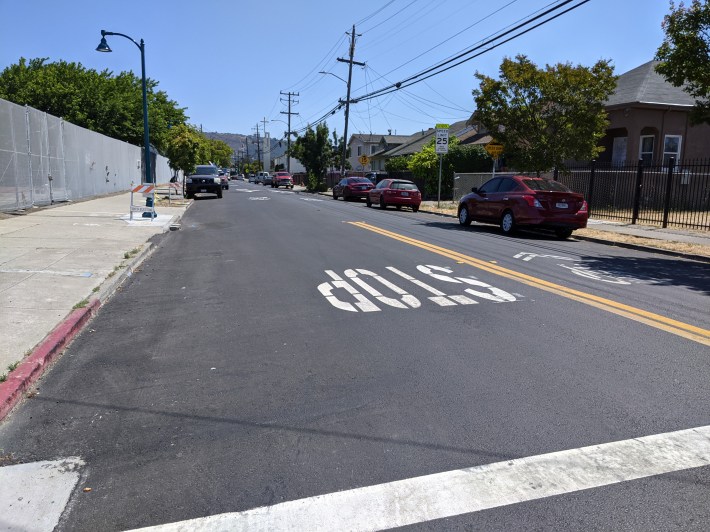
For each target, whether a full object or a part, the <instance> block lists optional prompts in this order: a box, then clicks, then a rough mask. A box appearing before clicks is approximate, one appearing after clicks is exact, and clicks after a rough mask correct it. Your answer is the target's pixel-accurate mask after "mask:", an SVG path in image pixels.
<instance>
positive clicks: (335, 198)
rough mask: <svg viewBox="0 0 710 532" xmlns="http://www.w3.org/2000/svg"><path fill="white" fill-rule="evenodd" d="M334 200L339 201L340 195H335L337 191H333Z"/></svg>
mask: <svg viewBox="0 0 710 532" xmlns="http://www.w3.org/2000/svg"><path fill="white" fill-rule="evenodd" d="M333 199H334V200H337V199H338V195H337V194H336V193H335V190H334V191H333Z"/></svg>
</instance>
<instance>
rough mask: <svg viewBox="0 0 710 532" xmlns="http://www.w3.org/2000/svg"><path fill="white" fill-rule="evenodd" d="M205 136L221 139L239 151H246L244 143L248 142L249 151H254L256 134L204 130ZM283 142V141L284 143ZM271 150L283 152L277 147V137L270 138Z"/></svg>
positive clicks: (252, 152)
mask: <svg viewBox="0 0 710 532" xmlns="http://www.w3.org/2000/svg"><path fill="white" fill-rule="evenodd" d="M204 135H205V136H206V137H207V138H210V139H215V140H221V141H222V142H225V143H226V144H228V145H229V146H230V147H231V148H232V150H234V151H235V152H237V153H239V152H240V151H246V143H247V142H248V143H249V153H250V154H255V153H256V135H242V134H240V133H218V132H216V131H215V132H212V131H209V132H204ZM284 144H285V143H284ZM271 151H272V153H275V152H280V153H283V152H284V151H285V148H283V149H281V148H279V139H274V138H272V139H271Z"/></svg>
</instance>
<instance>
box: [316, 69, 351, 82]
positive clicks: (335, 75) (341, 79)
mask: <svg viewBox="0 0 710 532" xmlns="http://www.w3.org/2000/svg"><path fill="white" fill-rule="evenodd" d="M318 73H319V74H330V75H331V76H333V77H336V78H338V79H339V80H340V81H342V82H343V83H345V84H346V85H347V84H348V82H347V81H345V80H344V79H343V78H341V77H340V76H338V75H337V74H333V73H332V72H325V71H324V70H321V71H320V72H318Z"/></svg>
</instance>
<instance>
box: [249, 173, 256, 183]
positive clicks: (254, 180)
mask: <svg viewBox="0 0 710 532" xmlns="http://www.w3.org/2000/svg"><path fill="white" fill-rule="evenodd" d="M249 182H250V183H256V176H255V175H254V174H249Z"/></svg>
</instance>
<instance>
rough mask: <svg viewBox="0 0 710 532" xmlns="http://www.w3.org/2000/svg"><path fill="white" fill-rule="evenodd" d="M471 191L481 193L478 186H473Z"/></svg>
mask: <svg viewBox="0 0 710 532" xmlns="http://www.w3.org/2000/svg"><path fill="white" fill-rule="evenodd" d="M471 192H475V193H476V194H480V192H479V191H478V187H473V188H472V189H471Z"/></svg>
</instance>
